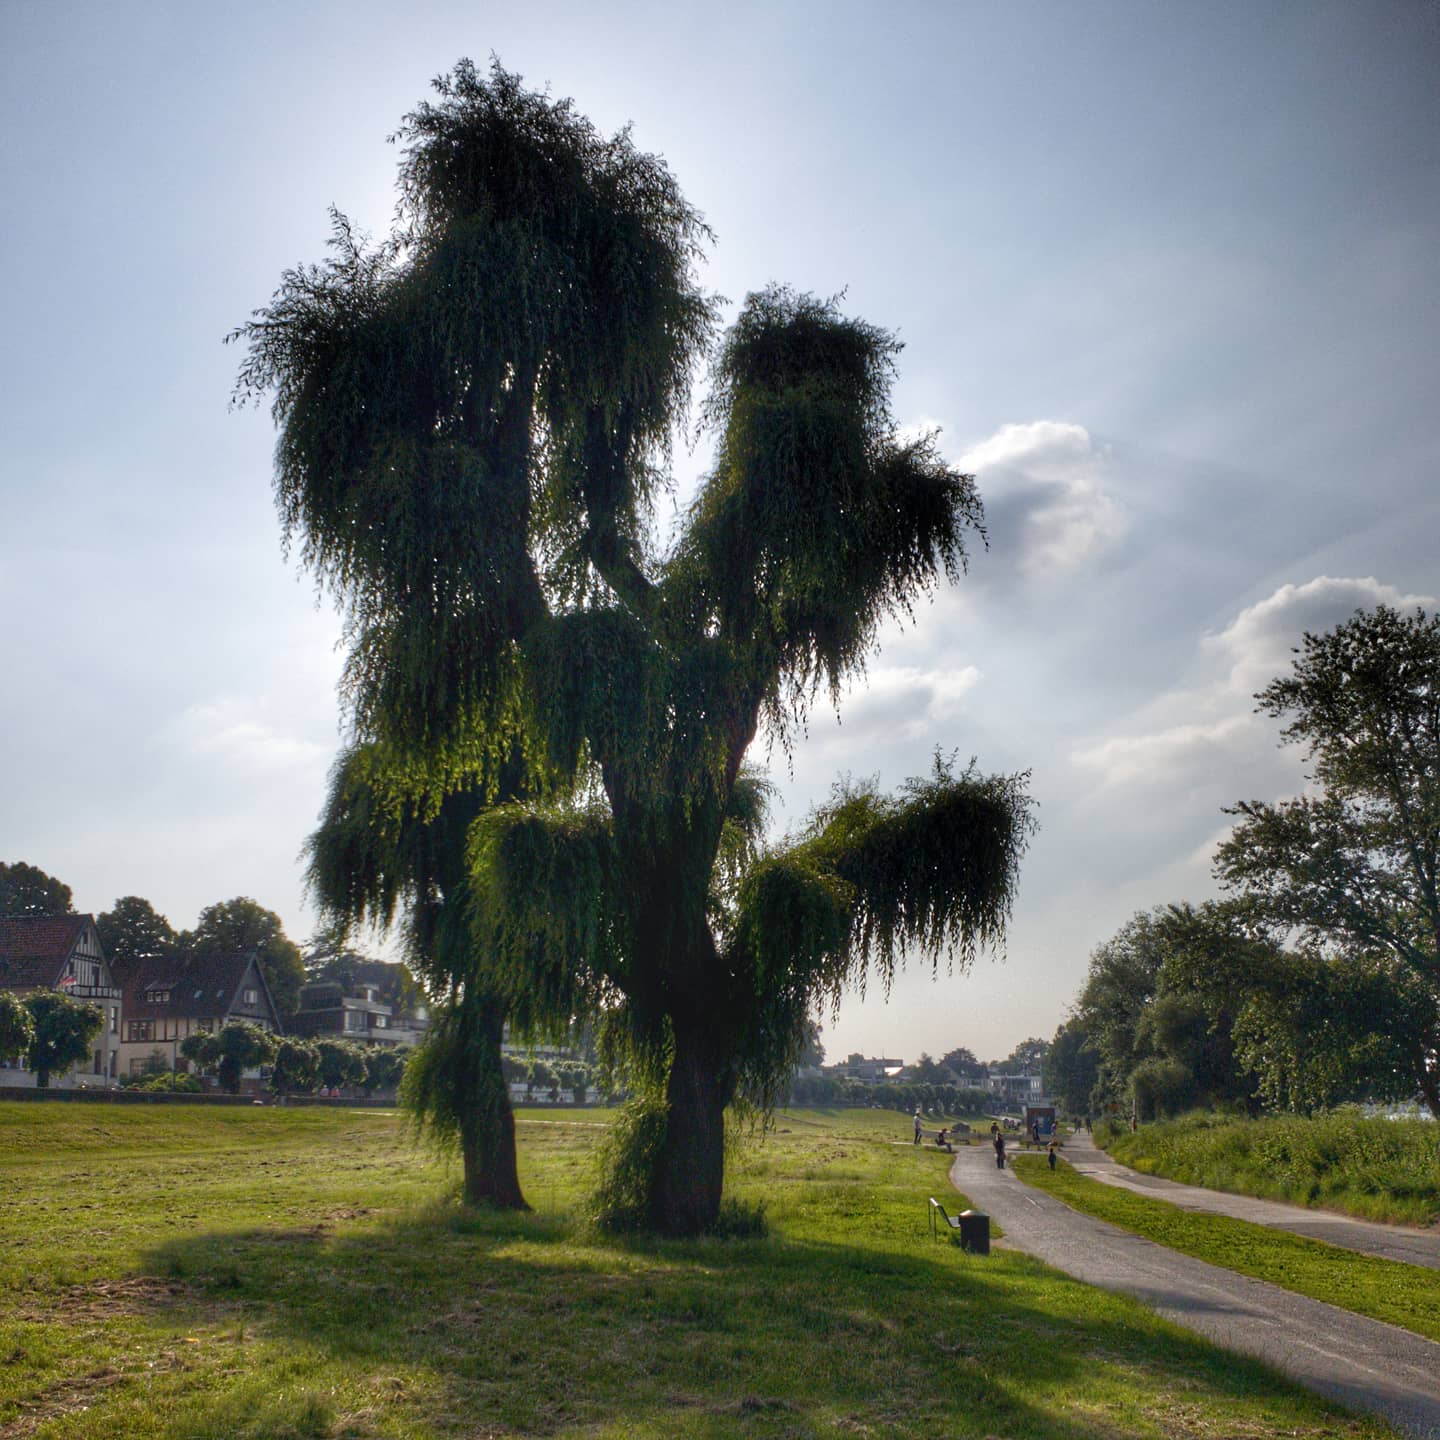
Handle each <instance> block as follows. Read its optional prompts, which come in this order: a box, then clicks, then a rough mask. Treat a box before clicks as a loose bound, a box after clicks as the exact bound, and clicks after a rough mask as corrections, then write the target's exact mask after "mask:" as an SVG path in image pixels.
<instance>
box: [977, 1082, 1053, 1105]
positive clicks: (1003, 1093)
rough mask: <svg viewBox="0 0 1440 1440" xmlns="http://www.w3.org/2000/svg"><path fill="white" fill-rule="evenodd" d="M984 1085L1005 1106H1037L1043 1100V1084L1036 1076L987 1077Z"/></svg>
mask: <svg viewBox="0 0 1440 1440" xmlns="http://www.w3.org/2000/svg"><path fill="white" fill-rule="evenodd" d="M984 1085H985V1088H986V1089H987V1090H988V1091H989V1092H990V1093H991V1094H992V1095H994V1096H996V1097H997V1098H998V1099H1000V1100H1003V1101H1004V1102H1005V1104H1007V1105H1016V1106H1020V1105H1039V1104H1041V1103H1043V1101H1044V1100H1045V1084H1044V1081H1042V1080H1041V1078H1040V1076H1038V1075H988V1076H986V1078H985V1081H984Z"/></svg>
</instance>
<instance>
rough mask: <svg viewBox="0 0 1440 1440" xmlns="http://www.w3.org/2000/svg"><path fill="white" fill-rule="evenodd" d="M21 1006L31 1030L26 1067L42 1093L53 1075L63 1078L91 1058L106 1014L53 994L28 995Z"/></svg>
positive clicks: (39, 991) (41, 991) (50, 992)
mask: <svg viewBox="0 0 1440 1440" xmlns="http://www.w3.org/2000/svg"><path fill="white" fill-rule="evenodd" d="M24 1004H25V1008H26V1009H27V1010H28V1011H29V1012H30V1021H31V1024H32V1025H33V1026H34V1033H33V1035H32V1037H31V1040H30V1051H29V1055H28V1056H27V1058H26V1062H25V1064H26V1068H27V1069H29V1070H33V1071H34V1072H35V1084H36V1085H37V1086H38V1087H39V1088H40V1089H41V1090H45V1089H48V1088H49V1085H50V1076H51V1075H52V1074H60V1075H63V1074H65V1072H66V1071H67V1070H70V1069H73V1068H74V1067H75V1066H76V1065H78V1064H79V1063H80V1062H81V1061H82V1060H88V1059H89V1058H90V1054H91V1051H90V1046H91V1044H92V1042H93V1041H94V1039H95V1037H96V1036H97V1035H98V1034H99V1033H100V1031H101V1030H102V1029H103V1028H104V1025H105V1012H104V1011H103V1010H101V1008H100V1007H99V1006H98V1005H90V1004H88V1003H82V1002H80V1001H78V1000H72V999H70V997H69V996H68V995H61V994H59V993H58V992H56V991H53V990H38V991H36V992H35V993H34V994H31V995H27V996H26V997H25V1001H24Z"/></svg>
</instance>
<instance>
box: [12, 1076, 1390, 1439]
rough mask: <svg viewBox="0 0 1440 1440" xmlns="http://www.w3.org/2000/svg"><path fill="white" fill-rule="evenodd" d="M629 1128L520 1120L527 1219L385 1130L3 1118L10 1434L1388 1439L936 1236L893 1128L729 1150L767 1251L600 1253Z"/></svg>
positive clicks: (1006, 1262)
mask: <svg viewBox="0 0 1440 1440" xmlns="http://www.w3.org/2000/svg"><path fill="white" fill-rule="evenodd" d="M608 1118H609V1117H608V1115H607V1114H606V1113H605V1112H600V1111H572V1112H568V1113H566V1114H563V1115H562V1114H558V1113H555V1112H549V1113H541V1114H537V1113H536V1112H534V1111H522V1112H520V1115H519V1117H518V1119H519V1139H520V1144H519V1157H520V1168H521V1178H522V1181H523V1183H524V1186H525V1192H526V1194H527V1196H529V1197H530V1200H531V1203H532V1204H533V1205H534V1206H535V1207H536V1208H535V1210H534V1212H533V1213H528V1214H526V1213H503V1212H499V1211H494V1210H473V1209H471V1210H467V1209H466V1208H464V1207H462V1206H461V1204H460V1203H459V1167H458V1165H456V1164H455V1163H454V1162H452V1161H448V1160H441V1159H437V1158H435V1157H434V1156H433V1155H432V1154H429V1153H427V1152H425V1151H419V1152H417V1151H416V1150H415V1149H414V1148H413V1146H412V1145H411V1143H410V1141H409V1139H408V1137H407V1132H406V1130H405V1128H404V1125H403V1122H402V1121H401V1119H400V1118H399V1117H398V1116H396V1115H395V1114H393V1113H390V1112H384V1111H377V1110H362V1111H348V1112H347V1111H331V1110H327V1111H316V1110H300V1111H286V1110H281V1109H275V1108H269V1107H267V1108H256V1109H253V1110H249V1109H238V1108H237V1109H222V1110H213V1109H209V1108H205V1109H201V1108H198V1107H197V1108H195V1109H190V1108H189V1107H179V1106H177V1107H174V1108H170V1109H165V1110H161V1111H150V1110H148V1109H147V1110H144V1111H134V1110H129V1109H125V1108H121V1107H114V1108H111V1107H99V1106H85V1107H83V1108H82V1107H70V1106H58V1105H55V1106H51V1105H19V1104H11V1105H0V1154H3V1155H4V1156H5V1180H6V1186H7V1200H8V1202H9V1203H7V1204H6V1205H5V1206H4V1207H0V1362H3V1363H0V1434H3V1435H5V1436H6V1440H11V1437H14V1440H20V1437H24V1440H31V1437H35V1440H52V1437H60V1436H64V1437H66V1440H72V1437H73V1440H84V1437H101V1436H104V1437H110V1436H114V1435H125V1436H127V1437H135V1440H143V1437H166V1440H200V1437H219V1436H225V1437H227V1440H230V1437H233V1440H260V1437H265V1440H286V1437H291V1440H299V1437H333V1440H340V1437H346V1440H368V1437H420V1436H431V1435H461V1434H464V1435H477V1434H483V1435H510V1434H520V1433H523V1434H536V1435H546V1436H556V1437H564V1436H579V1435H584V1436H586V1437H587V1440H596V1437H601V1440H603V1437H608V1436H621V1435H624V1436H627V1437H629V1436H639V1437H647V1436H660V1435H664V1436H666V1437H719V1436H735V1435H741V1436H745V1435H754V1436H779V1435H786V1436H792V1437H812V1436H822V1435H857V1434H858V1435H866V1434H871V1435H879V1434H883V1435H886V1436H925V1437H930V1436H933V1435H937V1434H946V1435H955V1436H975V1437H980V1436H986V1435H1005V1436H1007V1437H1016V1440H1020V1437H1027V1436H1030V1437H1039V1436H1044V1437H1056V1440H1082V1437H1093V1436H1096V1435H1104V1436H1106V1437H1110V1440H1123V1437H1132V1436H1133V1437H1150V1436H1155V1437H1159V1436H1173V1435H1179V1434H1217V1435H1218V1434H1225V1435H1245V1436H1247V1437H1265V1436H1272V1435H1275V1436H1278V1435H1282V1434H1283V1435H1287V1436H1293V1435H1300V1436H1309V1437H1319V1436H1326V1437H1330V1436H1346V1437H1353V1440H1361V1437H1366V1440H1370V1437H1374V1440H1379V1437H1383V1436H1390V1435H1391V1434H1392V1432H1391V1431H1390V1430H1389V1429H1387V1428H1386V1427H1385V1426H1384V1425H1382V1424H1380V1423H1379V1422H1378V1421H1374V1420H1369V1419H1352V1418H1349V1417H1345V1416H1343V1415H1341V1414H1339V1413H1338V1412H1337V1411H1335V1410H1334V1409H1332V1408H1331V1407H1329V1406H1328V1405H1326V1404H1324V1403H1323V1402H1321V1401H1320V1400H1318V1399H1316V1398H1313V1397H1311V1396H1308V1395H1305V1394H1304V1393H1302V1392H1300V1391H1298V1390H1296V1389H1295V1388H1294V1387H1292V1386H1291V1385H1289V1384H1288V1383H1287V1382H1286V1381H1284V1380H1282V1379H1280V1378H1279V1377H1277V1376H1275V1375H1274V1374H1273V1373H1272V1372H1270V1371H1268V1370H1266V1369H1264V1368H1263V1367H1261V1366H1259V1365H1257V1364H1253V1363H1251V1362H1248V1361H1245V1360H1241V1359H1238V1358H1236V1357H1234V1356H1231V1355H1228V1354H1225V1353H1223V1352H1221V1351H1219V1350H1216V1349H1214V1348H1212V1347H1211V1346H1209V1345H1207V1344H1204V1343H1202V1342H1201V1341H1200V1340H1198V1339H1196V1338H1194V1337H1192V1336H1189V1335H1186V1334H1185V1333H1184V1332H1182V1331H1180V1330H1178V1329H1176V1328H1174V1327H1172V1326H1170V1325H1168V1324H1166V1323H1165V1322H1163V1321H1161V1320H1159V1319H1158V1318H1156V1317H1155V1316H1153V1315H1151V1314H1150V1313H1149V1312H1147V1311H1146V1310H1144V1309H1143V1308H1142V1307H1141V1306H1139V1305H1138V1304H1135V1303H1133V1302H1131V1301H1129V1300H1127V1299H1125V1298H1123V1297H1118V1296H1113V1295H1109V1294H1107V1293H1104V1292H1102V1291H1099V1290H1095V1289H1092V1288H1089V1287H1087V1286H1084V1285H1082V1284H1080V1283H1078V1282H1076V1281H1072V1280H1070V1279H1068V1278H1066V1277H1064V1276H1061V1275H1058V1274H1056V1273H1055V1272H1053V1271H1051V1270H1048V1269H1046V1268H1045V1267H1044V1266H1042V1265H1040V1264H1039V1263H1037V1262H1035V1261H1033V1260H1031V1259H1029V1258H1028V1257H1025V1256H1022V1255H1018V1254H1011V1253H1005V1252H1004V1251H1003V1250H1002V1251H996V1252H994V1253H992V1254H991V1255H990V1256H989V1257H987V1258H983V1259H982V1258H979V1257H974V1256H969V1255H966V1254H965V1253H964V1252H962V1251H960V1250H959V1249H958V1248H956V1247H954V1246H952V1245H950V1244H948V1243H935V1242H932V1241H931V1238H930V1234H929V1228H928V1216H927V1207H926V1200H927V1197H928V1196H929V1195H931V1194H936V1195H945V1194H946V1193H947V1180H946V1167H947V1165H948V1164H949V1158H948V1157H947V1156H944V1155H942V1154H940V1153H938V1152H937V1151H936V1150H935V1149H934V1147H933V1146H925V1147H915V1146H912V1145H911V1144H910V1143H909V1136H908V1134H907V1133H906V1126H905V1124H904V1122H903V1119H901V1118H900V1117H897V1116H895V1115H894V1114H885V1113H882V1112H874V1111H869V1112H867V1111H848V1110H847V1111H837V1112H799V1113H791V1114H781V1115H780V1116H778V1117H777V1121H776V1125H775V1128H774V1129H773V1131H772V1132H771V1133H770V1134H769V1135H767V1136H765V1137H763V1138H762V1137H760V1136H758V1135H755V1134H746V1133H740V1134H737V1135H736V1136H735V1137H734V1139H733V1140H732V1151H731V1156H732V1166H733V1170H732V1173H733V1176H734V1180H735V1185H734V1199H735V1202H736V1209H735V1211H734V1213H735V1215H736V1216H737V1217H738V1218H739V1219H740V1220H742V1221H745V1222H746V1224H747V1225H748V1228H749V1229H750V1230H751V1231H752V1232H754V1233H752V1234H751V1235H750V1236H749V1238H731V1239H728V1240H721V1239H714V1238H711V1239H701V1240H685V1241H676V1240H671V1241H664V1240H637V1239H631V1240H628V1241H624V1242H619V1241H614V1240H604V1239H601V1238H599V1237H598V1235H597V1234H596V1232H595V1231H594V1230H593V1229H592V1228H591V1227H589V1226H588V1225H587V1223H586V1219H585V1212H586V1208H587V1207H586V1200H585V1197H586V1195H587V1193H588V1192H589V1190H590V1188H591V1186H592V1185H593V1182H594V1179H595V1168H594V1163H593V1157H594V1154H595V1150H596V1142H597V1139H598V1138H599V1137H600V1136H601V1135H602V1134H603V1133H604V1131H605V1129H606V1128H607V1121H608ZM954 1199H955V1202H956V1203H963V1202H961V1201H960V1199H959V1197H954ZM736 1228H744V1227H740V1226H737V1227H736Z"/></svg>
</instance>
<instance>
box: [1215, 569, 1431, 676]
mask: <svg viewBox="0 0 1440 1440" xmlns="http://www.w3.org/2000/svg"><path fill="white" fill-rule="evenodd" d="M1435 604H1436V601H1435V598H1434V596H1430V595H1406V594H1402V593H1401V592H1400V591H1399V590H1397V589H1396V588H1395V587H1394V586H1393V585H1382V584H1381V583H1380V581H1378V580H1376V579H1375V578H1374V577H1373V576H1367V577H1365V578H1364V579H1347V578H1337V577H1334V576H1330V575H1317V576H1316V577H1315V579H1313V580H1308V581H1306V583H1305V584H1303V585H1282V586H1281V587H1280V588H1279V589H1278V590H1276V591H1275V592H1274V593H1273V594H1271V595H1268V596H1266V598H1265V599H1264V600H1261V601H1258V602H1257V603H1256V604H1254V605H1250V606H1248V607H1247V608H1246V609H1244V610H1242V611H1241V612H1240V613H1239V614H1238V615H1237V616H1236V617H1235V619H1234V620H1233V621H1231V623H1230V624H1229V625H1227V626H1226V627H1225V629H1224V630H1222V631H1220V633H1219V634H1218V635H1207V636H1205V638H1204V639H1203V641H1202V642H1201V645H1202V649H1203V650H1204V651H1206V652H1207V653H1208V654H1209V655H1211V656H1213V657H1215V658H1216V659H1217V660H1218V661H1219V662H1220V663H1221V664H1224V665H1226V666H1227V667H1228V673H1227V684H1228V687H1229V689H1230V690H1232V691H1234V692H1236V693H1238V694H1242V695H1245V696H1247V697H1248V696H1250V695H1253V694H1254V693H1255V691H1257V690H1259V689H1261V688H1262V687H1263V686H1264V685H1266V684H1267V683H1268V682H1269V681H1270V680H1271V679H1273V678H1274V677H1275V676H1277V675H1280V674H1282V673H1283V672H1284V671H1285V670H1286V669H1288V668H1289V665H1290V659H1291V656H1290V652H1291V651H1292V650H1293V649H1294V648H1295V647H1296V646H1298V645H1299V643H1300V639H1301V636H1302V635H1304V634H1305V632H1306V631H1309V632H1311V633H1312V634H1319V633H1320V632H1322V631H1325V630H1331V629H1333V628H1334V627H1335V626H1336V625H1339V624H1340V623H1341V622H1342V621H1344V620H1348V619H1349V618H1350V616H1351V615H1353V614H1354V613H1355V611H1356V610H1371V609H1374V607H1375V606H1376V605H1390V606H1394V607H1395V608H1397V609H1401V610H1407V609H1413V608H1414V607H1415V606H1416V605H1421V606H1426V607H1430V608H1433V607H1434V606H1435Z"/></svg>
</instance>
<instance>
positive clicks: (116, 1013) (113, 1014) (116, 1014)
mask: <svg viewBox="0 0 1440 1440" xmlns="http://www.w3.org/2000/svg"><path fill="white" fill-rule="evenodd" d="M110 1033H111V1034H112V1035H118V1034H119V1033H120V1007H119V1006H118V1005H112V1006H111V1007H110Z"/></svg>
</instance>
